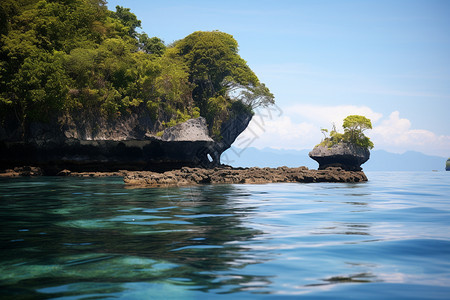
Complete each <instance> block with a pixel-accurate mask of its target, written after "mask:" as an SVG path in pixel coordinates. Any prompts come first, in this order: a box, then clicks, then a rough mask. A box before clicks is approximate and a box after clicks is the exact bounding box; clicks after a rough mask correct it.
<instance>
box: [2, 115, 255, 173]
mask: <svg viewBox="0 0 450 300" xmlns="http://www.w3.org/2000/svg"><path fill="white" fill-rule="evenodd" d="M251 117H252V115H251V114H250V113H241V114H234V115H233V116H232V117H231V118H229V119H228V120H227V121H225V122H224V123H223V125H222V128H221V136H222V138H221V139H220V140H219V141H215V140H213V139H212V138H211V137H210V136H209V135H208V127H207V124H206V121H205V119H204V118H203V117H200V118H197V119H191V120H188V121H186V122H184V123H181V124H178V125H175V126H173V127H171V128H167V129H165V131H164V132H163V134H162V137H158V136H156V135H154V134H152V131H153V132H154V131H155V128H156V126H155V124H154V122H152V121H151V118H150V117H149V116H148V115H145V114H140V113H136V114H130V115H129V116H128V117H127V118H126V117H119V118H117V119H114V120H110V121H108V120H105V119H101V118H97V119H95V118H94V117H93V116H91V117H90V118H86V116H85V118H80V119H69V120H67V119H66V120H61V119H60V120H58V121H53V122H50V123H48V124H44V123H36V124H32V126H30V129H29V133H28V136H27V137H26V139H25V140H26V141H24V139H23V138H22V137H21V133H20V128H18V126H17V124H16V126H5V125H8V124H7V122H4V126H2V128H1V130H0V169H3V170H5V169H12V168H14V167H17V166H36V167H40V168H41V169H42V170H43V172H44V174H47V175H55V174H57V173H58V172H60V171H61V170H64V169H68V170H71V171H75V172H82V171H103V172H107V171H118V170H123V169H127V170H154V171H166V170H171V169H175V168H181V167H184V166H188V167H213V166H218V165H220V155H221V154H222V152H223V151H225V150H226V149H228V148H229V147H230V146H231V144H232V143H233V142H234V140H235V139H236V138H237V136H238V135H239V134H240V133H241V132H242V131H243V130H245V128H246V127H247V125H248V123H249V122H250V119H251ZM59 124H63V125H59Z"/></svg>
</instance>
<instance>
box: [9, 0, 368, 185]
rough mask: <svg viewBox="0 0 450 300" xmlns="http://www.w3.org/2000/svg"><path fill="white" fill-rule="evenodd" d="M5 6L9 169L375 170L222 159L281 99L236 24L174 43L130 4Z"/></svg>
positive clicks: (192, 173)
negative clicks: (153, 32) (242, 50)
mask: <svg viewBox="0 0 450 300" xmlns="http://www.w3.org/2000/svg"><path fill="white" fill-rule="evenodd" d="M5 7H7V9H3V8H2V11H1V13H2V22H1V23H0V45H1V47H0V57H1V68H0V79H1V80H0V170H3V171H2V172H3V173H1V174H4V175H5V174H6V175H5V176H15V175H22V176H33V175H61V176H67V175H69V176H84V175H86V174H89V175H88V176H91V175H92V176H97V175H98V173H99V172H100V173H103V174H112V175H121V176H124V180H125V182H126V183H128V184H137V183H139V184H142V183H143V182H144V181H143V180H141V178H146V179H145V184H147V185H159V184H161V183H164V184H169V183H173V181H174V180H175V181H176V182H178V183H179V184H185V183H186V184H190V183H244V182H246V183H250V182H252V183H263V182H319V181H333V182H360V181H365V180H367V178H366V177H365V175H364V173H362V171H361V169H360V168H349V165H351V164H353V163H351V164H349V163H343V162H342V161H339V163H332V162H330V161H325V162H324V161H322V160H321V159H319V156H320V155H316V156H314V157H313V158H314V159H316V160H318V161H319V160H320V161H319V164H320V167H319V170H307V169H306V168H304V167H299V168H292V169H288V168H285V167H281V168H276V169H267V168H264V169H258V168H250V169H240V168H237V169H233V168H231V167H229V166H224V165H222V164H221V162H220V155H221V154H222V153H223V152H224V151H225V150H227V149H228V148H230V146H231V145H232V143H233V142H234V141H235V140H236V138H237V136H238V135H239V134H240V133H242V132H243V131H244V130H245V129H246V128H247V126H248V124H249V122H250V120H251V119H252V117H253V115H254V113H255V109H257V108H260V107H267V106H270V105H273V104H274V95H273V94H272V93H271V92H270V90H269V88H268V87H266V85H265V84H264V83H262V82H260V81H259V79H258V77H257V76H256V74H255V73H254V72H253V71H252V70H251V69H250V67H249V66H248V65H247V63H246V61H245V60H244V59H242V58H241V57H240V55H239V54H238V43H237V41H236V40H235V39H234V38H233V36H232V35H230V34H227V33H224V32H220V31H196V32H194V33H192V34H190V35H188V36H186V37H185V38H183V39H181V40H178V41H175V42H173V43H172V44H170V45H167V44H165V43H164V42H163V41H162V40H161V39H160V38H158V37H149V36H148V35H147V34H146V33H139V32H138V31H137V28H139V27H140V24H141V21H140V20H138V19H137V17H136V16H135V15H134V14H133V13H131V12H130V10H129V9H128V8H124V7H121V6H117V7H116V11H110V10H108V9H107V7H106V5H105V3H104V2H102V1H81V0H74V1H70V2H67V3H60V2H55V3H52V2H46V1H41V2H39V1H30V3H25V2H20V1H19V2H14V1H12V2H8V5H6V6H5ZM74 16H76V17H74ZM333 147H334V146H333ZM333 147H332V148H333ZM347 148H348V147H347ZM333 149H334V148H333ZM349 149H350V148H349ZM350 151H353V152H354V151H355V149H353V148H351V149H350ZM321 153H322V152H321ZM346 153H347V152H346ZM347 154H348V153H347ZM347 154H346V155H347ZM341 156H342V155H341ZM342 157H343V156H342ZM348 157H349V156H348V155H347V156H346V159H347V160H348ZM367 158H368V157H367ZM329 159H330V156H329V155H328V160H329ZM333 159H335V158H333ZM362 160H364V159H362ZM362 160H361V161H358V162H359V163H360V164H361V163H362ZM136 172H147V173H136ZM349 172H350V173H349ZM351 172H353V173H351ZM1 174H0V175H1ZM8 174H9V175H8ZM93 174H97V175H93ZM152 178H153V179H152ZM174 178H175V179H174Z"/></svg>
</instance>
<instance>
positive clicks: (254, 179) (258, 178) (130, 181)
mask: <svg viewBox="0 0 450 300" xmlns="http://www.w3.org/2000/svg"><path fill="white" fill-rule="evenodd" d="M363 181H367V177H366V175H365V174H364V173H363V172H351V171H345V170H342V169H341V168H328V169H326V170H308V168H306V167H299V168H288V167H278V168H231V167H219V168H212V169H200V168H188V167H184V168H181V169H179V170H172V171H167V172H164V173H155V172H146V171H143V172H142V171H139V172H127V173H126V175H125V177H124V182H125V184H127V185H129V186H139V187H161V186H163V187H164V186H183V185H193V184H213V183H219V184H236V183H245V184H263V183H274V182H302V183H310V182H352V183H353V182H363Z"/></svg>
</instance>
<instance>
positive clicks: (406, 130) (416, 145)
mask: <svg viewBox="0 0 450 300" xmlns="http://www.w3.org/2000/svg"><path fill="white" fill-rule="evenodd" d="M368 135H369V136H370V137H371V139H372V141H373V142H374V144H375V146H376V147H377V148H379V149H386V150H388V151H391V152H398V153H401V152H405V151H408V150H414V151H419V152H424V153H427V154H433V155H440V156H447V155H449V154H450V136H445V135H441V136H438V135H436V134H435V133H433V132H431V131H429V130H424V129H411V121H409V120H408V119H404V118H400V113H399V112H398V111H394V112H392V113H391V114H390V116H389V118H388V119H385V120H383V121H382V122H381V123H380V124H379V125H378V126H376V127H374V128H373V130H372V132H370V133H369V134H368Z"/></svg>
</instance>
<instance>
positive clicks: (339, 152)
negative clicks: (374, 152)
mask: <svg viewBox="0 0 450 300" xmlns="http://www.w3.org/2000/svg"><path fill="white" fill-rule="evenodd" d="M309 157H311V158H312V159H314V160H315V161H317V162H318V163H319V170H324V169H326V168H328V167H341V168H342V169H344V170H347V171H361V170H362V168H361V165H362V164H363V163H365V162H366V161H368V160H369V158H370V152H369V150H368V149H366V148H364V147H361V146H358V145H354V144H351V143H338V144H335V145H333V146H331V147H328V145H317V146H316V147H314V149H313V150H312V151H311V152H309Z"/></svg>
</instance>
